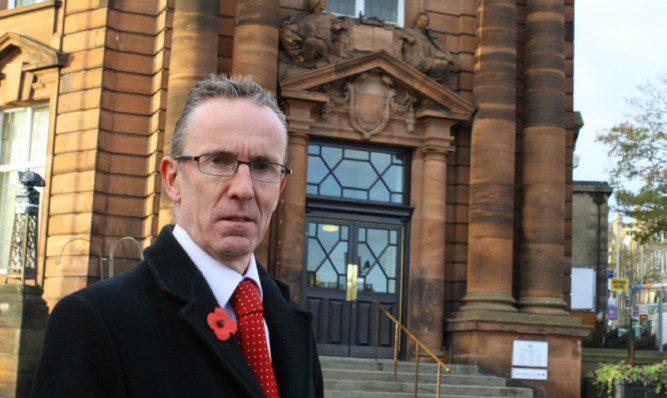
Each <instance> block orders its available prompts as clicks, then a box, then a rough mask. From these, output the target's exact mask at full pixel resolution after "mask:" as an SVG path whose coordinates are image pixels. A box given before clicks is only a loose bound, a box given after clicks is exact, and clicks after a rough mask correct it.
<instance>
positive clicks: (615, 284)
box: [611, 278, 628, 291]
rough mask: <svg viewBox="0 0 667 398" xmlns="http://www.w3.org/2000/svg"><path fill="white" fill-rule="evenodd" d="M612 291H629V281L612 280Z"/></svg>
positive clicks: (622, 279)
mask: <svg viewBox="0 0 667 398" xmlns="http://www.w3.org/2000/svg"><path fill="white" fill-rule="evenodd" d="M611 290H616V291H619V290H628V280H627V279H626V278H612V279H611Z"/></svg>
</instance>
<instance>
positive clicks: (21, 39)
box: [0, 32, 67, 70]
mask: <svg viewBox="0 0 667 398" xmlns="http://www.w3.org/2000/svg"><path fill="white" fill-rule="evenodd" d="M16 50H18V51H20V53H21V54H22V59H23V61H24V62H25V63H27V64H28V65H26V67H25V68H24V70H36V69H43V68H49V67H53V66H64V65H65V64H66V63H67V55H66V54H64V53H61V52H60V51H58V50H56V49H55V48H53V47H50V46H47V45H46V44H44V43H42V42H40V41H37V40H34V39H32V38H30V37H28V36H23V35H20V34H18V33H14V32H7V33H5V34H3V35H2V36H0V60H3V59H5V58H6V57H7V56H9V55H10V54H12V53H14V52H15V51H16Z"/></svg>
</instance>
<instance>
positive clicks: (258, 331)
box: [231, 279, 280, 398]
mask: <svg viewBox="0 0 667 398" xmlns="http://www.w3.org/2000/svg"><path fill="white" fill-rule="evenodd" d="M231 301H232V306H233V307H234V311H236V316H237V317H238V324H239V328H238V331H237V332H236V337H237V338H238V340H239V342H240V343H241V348H242V349H243V354H244V355H245V357H246V360H247V361H248V364H249V365H250V369H252V372H253V373H254V374H255V377H256V378H257V380H258V381H259V384H260V385H261V386H262V390H264V393H265V394H266V396H267V397H268V398H279V397H280V396H279V395H278V386H277V385H276V377H275V376H274V374H273V367H272V366H271V357H270V356H269V348H268V346H267V344H266V333H265V331H264V315H263V311H264V308H263V307H262V300H261V299H260V297H259V290H258V289H257V285H255V282H253V281H252V280H250V279H245V280H243V282H241V283H239V285H238V286H237V287H236V290H235V291H234V295H233V296H232V300H231Z"/></svg>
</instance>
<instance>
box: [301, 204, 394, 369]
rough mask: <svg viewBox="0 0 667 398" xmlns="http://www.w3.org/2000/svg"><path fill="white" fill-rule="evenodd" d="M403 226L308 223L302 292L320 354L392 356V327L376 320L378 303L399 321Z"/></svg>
mask: <svg viewBox="0 0 667 398" xmlns="http://www.w3.org/2000/svg"><path fill="white" fill-rule="evenodd" d="M404 230H405V226H404V225H403V224H401V223H396V224H392V223H382V222H369V221H367V220H364V222H360V221H356V220H354V221H353V220H346V219H344V218H338V217H336V218H326V217H321V218H320V217H316V216H309V217H307V218H306V241H305V248H304V249H305V250H304V287H303V293H304V298H305V304H306V307H307V308H308V309H309V310H310V311H312V312H313V314H314V329H315V333H316V339H317V342H318V350H319V353H320V354H323V355H336V356H351V357H373V356H374V354H375V341H376V324H377V322H378V319H379V326H380V327H379V333H378V335H377V340H378V355H379V356H380V357H384V358H390V357H392V356H393V352H394V348H393V347H394V343H395V342H394V333H393V324H392V323H391V321H390V320H389V319H388V318H387V316H386V315H384V314H380V316H379V318H378V317H377V312H378V309H377V308H376V306H375V304H373V301H377V302H378V303H380V305H382V307H384V308H385V309H386V310H387V311H389V312H390V313H391V314H392V315H393V316H394V317H396V318H397V319H400V307H401V294H400V293H401V288H402V283H401V282H402V277H403V258H404V255H403V251H404V250H403V246H404Z"/></svg>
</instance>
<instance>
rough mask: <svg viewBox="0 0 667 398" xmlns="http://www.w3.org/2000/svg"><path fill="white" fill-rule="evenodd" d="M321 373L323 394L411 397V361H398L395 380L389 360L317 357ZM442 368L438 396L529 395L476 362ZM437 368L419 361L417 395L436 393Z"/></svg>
mask: <svg viewBox="0 0 667 398" xmlns="http://www.w3.org/2000/svg"><path fill="white" fill-rule="evenodd" d="M320 361H321V364H322V373H323V375H324V397H325V398H394V397H401V398H403V397H413V396H414V383H415V376H414V370H415V364H414V362H399V363H398V372H397V381H394V363H393V361H392V360H384V359H383V360H379V361H375V360H373V359H357V358H338V357H320ZM448 366H450V368H451V372H450V373H445V372H444V371H442V376H441V384H440V398H459V397H460V398H473V397H484V398H498V397H525V398H532V397H533V391H532V390H531V389H530V388H520V387H508V386H507V384H506V382H507V380H506V379H503V378H501V377H497V376H488V375H483V374H480V373H479V371H478V370H477V368H476V367H475V366H465V365H448ZM436 378H437V368H436V366H435V364H433V363H420V364H419V390H418V393H417V394H418V396H419V397H435V396H436V391H437V390H436Z"/></svg>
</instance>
